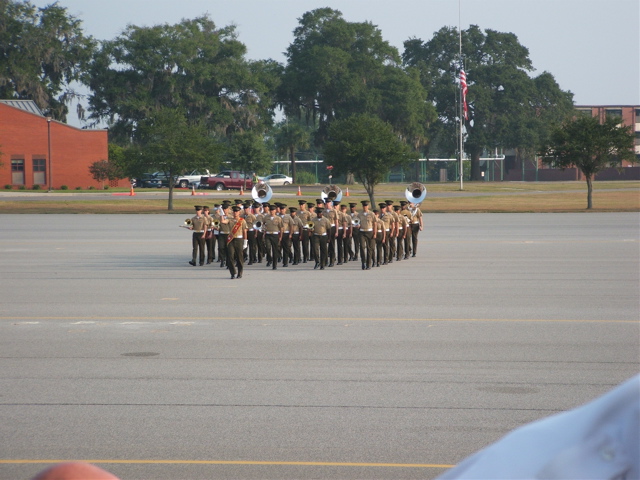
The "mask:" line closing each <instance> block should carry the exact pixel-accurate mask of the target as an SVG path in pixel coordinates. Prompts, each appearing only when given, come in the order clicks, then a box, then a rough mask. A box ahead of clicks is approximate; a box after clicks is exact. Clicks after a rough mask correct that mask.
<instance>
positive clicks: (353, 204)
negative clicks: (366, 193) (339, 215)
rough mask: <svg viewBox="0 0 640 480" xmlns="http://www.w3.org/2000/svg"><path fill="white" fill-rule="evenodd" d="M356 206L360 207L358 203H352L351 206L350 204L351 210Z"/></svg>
mask: <svg viewBox="0 0 640 480" xmlns="http://www.w3.org/2000/svg"><path fill="white" fill-rule="evenodd" d="M356 205H358V204H357V203H350V204H349V206H350V207H351V208H353V207H355V206H356Z"/></svg>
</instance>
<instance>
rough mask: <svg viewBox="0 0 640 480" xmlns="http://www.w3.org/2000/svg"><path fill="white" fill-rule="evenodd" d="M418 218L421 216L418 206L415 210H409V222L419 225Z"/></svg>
mask: <svg viewBox="0 0 640 480" xmlns="http://www.w3.org/2000/svg"><path fill="white" fill-rule="evenodd" d="M420 218H422V211H421V210H420V207H416V208H415V210H413V209H412V210H411V223H417V224H418V225H420Z"/></svg>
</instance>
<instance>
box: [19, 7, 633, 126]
mask: <svg viewBox="0 0 640 480" xmlns="http://www.w3.org/2000/svg"><path fill="white" fill-rule="evenodd" d="M52 1H53V0H46V1H44V0H31V3H32V4H34V5H36V6H38V7H43V6H46V5H48V4H50V3H52ZM58 4H59V5H61V6H63V7H66V8H67V10H68V13H70V14H71V15H74V16H76V17H77V18H78V19H80V20H81V21H82V25H83V28H84V31H85V32H86V33H87V34H88V35H91V36H93V37H95V38H96V39H98V40H111V39H113V38H115V37H116V36H118V35H119V34H120V33H122V31H123V30H124V28H125V27H126V26H127V25H129V24H131V25H137V26H151V25H156V24H163V23H169V24H175V23H178V22H180V20H182V19H185V18H188V19H191V18H194V17H197V16H200V15H203V14H208V15H209V16H210V17H211V19H212V20H213V21H214V22H215V24H216V25H217V26H220V27H222V26H228V25H231V24H233V25H235V26H236V32H237V33H238V40H240V41H241V42H242V43H244V44H245V45H246V47H247V58H249V59H252V60H259V59H267V58H271V59H273V60H276V61H278V62H281V63H283V64H284V63H285V62H286V58H285V56H284V52H285V51H286V49H287V47H288V46H289V44H290V43H291V42H292V41H293V30H294V29H295V28H296V27H297V25H298V19H299V18H300V17H301V16H302V15H303V14H304V13H305V12H308V11H310V10H313V9H316V8H322V7H330V8H333V9H335V10H339V11H340V12H342V14H343V17H344V18H345V19H346V20H347V21H350V22H363V21H368V22H371V23H373V24H374V25H377V27H378V28H379V29H380V31H381V32H382V37H383V38H384V39H385V40H387V41H388V42H389V43H390V44H391V45H393V46H395V47H396V48H398V50H399V52H400V53H402V51H403V42H404V41H405V40H407V39H409V38H419V39H422V40H423V41H427V40H429V39H430V38H431V37H432V36H433V34H434V33H435V32H436V31H438V30H439V29H440V28H442V27H443V26H452V27H456V28H457V27H458V25H461V27H462V29H463V30H464V29H466V28H468V27H469V25H478V26H479V27H480V28H481V29H482V30H486V29H493V30H497V31H500V32H512V33H514V34H515V35H516V36H517V37H518V40H519V42H520V44H522V45H524V46H525V47H527V48H528V49H529V57H530V59H531V61H532V63H533V67H534V69H535V70H534V71H533V72H531V73H530V74H531V75H532V76H535V75H538V74H540V73H542V72H544V71H548V72H550V73H551V74H552V75H553V76H554V77H555V79H556V81H557V82H558V84H559V85H560V88H562V89H563V90H569V91H571V92H573V94H574V102H575V103H576V105H640V1H639V0H325V1H316V0H223V1H221V0H181V1H176V0H109V1H96V0H58ZM467 76H468V78H469V81H470V82H472V81H473V78H472V76H473V72H467ZM75 122H77V119H76V120H74V119H73V118H71V116H70V118H69V123H72V124H74V123H75Z"/></svg>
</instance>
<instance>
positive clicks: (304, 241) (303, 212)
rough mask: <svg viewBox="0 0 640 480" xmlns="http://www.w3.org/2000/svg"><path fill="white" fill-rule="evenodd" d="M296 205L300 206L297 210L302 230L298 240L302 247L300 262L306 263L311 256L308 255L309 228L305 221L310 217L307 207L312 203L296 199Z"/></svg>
mask: <svg viewBox="0 0 640 480" xmlns="http://www.w3.org/2000/svg"><path fill="white" fill-rule="evenodd" d="M298 205H299V206H300V211H299V212H298V218H300V221H301V222H302V231H301V232H300V241H301V247H302V263H307V260H309V259H310V258H311V256H310V255H309V243H310V241H309V229H308V228H307V223H309V220H310V218H311V214H310V213H309V208H311V207H313V204H312V203H307V202H306V201H304V200H298Z"/></svg>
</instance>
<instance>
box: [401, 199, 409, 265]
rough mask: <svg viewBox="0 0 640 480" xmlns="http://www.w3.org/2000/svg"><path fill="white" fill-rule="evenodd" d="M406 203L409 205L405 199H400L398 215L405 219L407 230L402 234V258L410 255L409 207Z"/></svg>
mask: <svg viewBox="0 0 640 480" xmlns="http://www.w3.org/2000/svg"><path fill="white" fill-rule="evenodd" d="M407 205H409V202H407V201H406V200H401V201H400V207H401V209H400V215H401V216H403V217H404V218H405V219H406V224H407V227H406V228H407V230H406V231H405V236H404V258H405V259H406V258H409V255H411V212H410V211H409V208H408V207H407Z"/></svg>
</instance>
